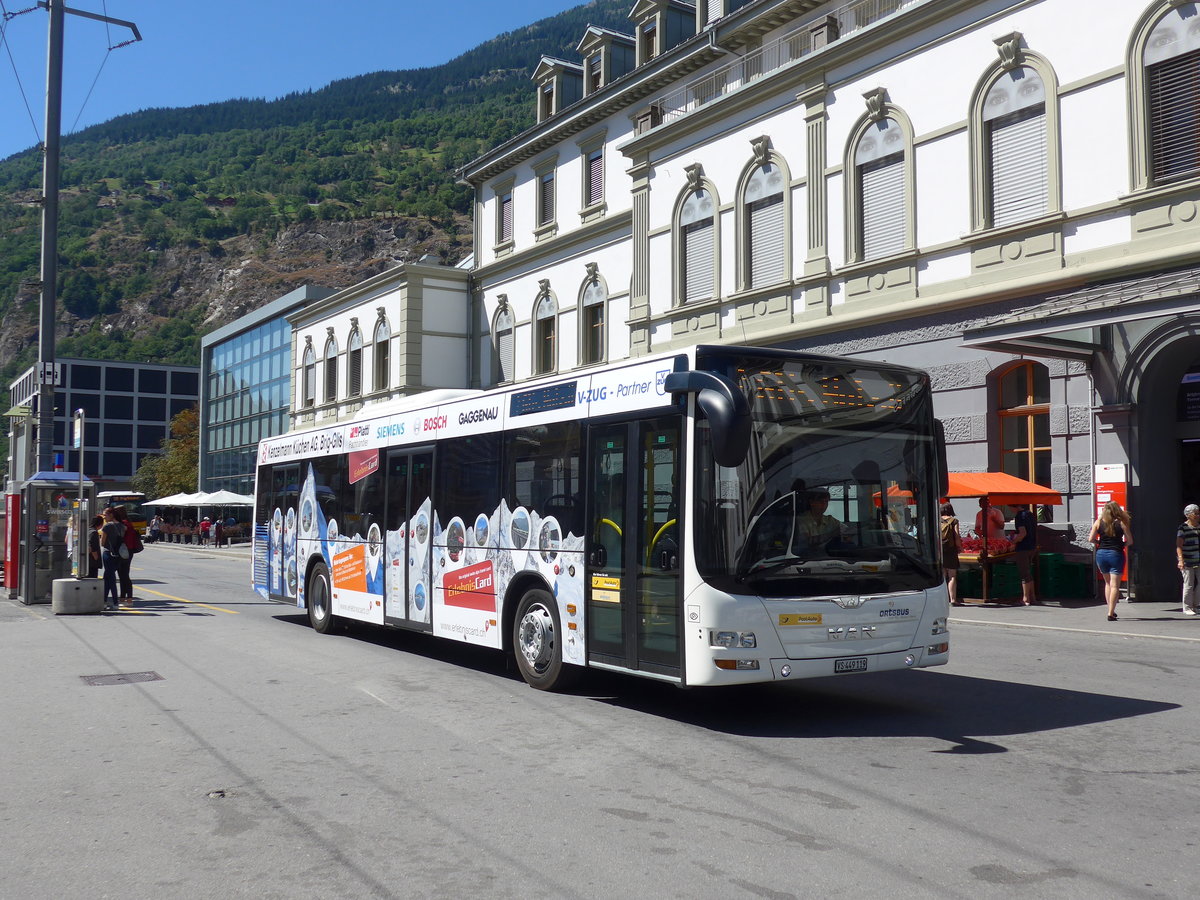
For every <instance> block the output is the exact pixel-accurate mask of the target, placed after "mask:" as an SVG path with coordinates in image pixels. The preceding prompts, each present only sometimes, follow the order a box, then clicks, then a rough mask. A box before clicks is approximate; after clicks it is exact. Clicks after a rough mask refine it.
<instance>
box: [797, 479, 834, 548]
mask: <svg viewBox="0 0 1200 900" xmlns="http://www.w3.org/2000/svg"><path fill="white" fill-rule="evenodd" d="M807 501H808V509H807V510H806V511H805V512H802V513H800V515H799V516H797V517H796V532H797V537H799V538H801V543H802V545H803V546H805V547H807V548H808V549H810V550H818V549H819V550H824V549H826V548H827V547H828V546H829V545H830V543H835V542H837V541H839V540H840V538H841V534H842V523H841V522H839V521H838V520H837V519H835V518H834V517H833V516H830V515H827V514H826V512H825V510H827V509H829V491H827V490H826V489H825V488H814V489H813V490H811V491H809V492H808V497H807Z"/></svg>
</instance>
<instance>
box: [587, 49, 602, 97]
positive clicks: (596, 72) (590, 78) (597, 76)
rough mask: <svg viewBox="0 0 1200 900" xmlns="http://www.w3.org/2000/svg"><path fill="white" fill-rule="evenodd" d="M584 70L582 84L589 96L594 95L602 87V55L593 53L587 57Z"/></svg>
mask: <svg viewBox="0 0 1200 900" xmlns="http://www.w3.org/2000/svg"><path fill="white" fill-rule="evenodd" d="M584 70H585V72H586V74H585V75H584V78H585V82H584V83H585V85H586V87H587V92H588V93H589V94H594V93H595V92H596V91H598V90H600V88H602V87H604V54H602V53H593V54H592V55H591V56H589V57H588V58H587V62H586V63H584Z"/></svg>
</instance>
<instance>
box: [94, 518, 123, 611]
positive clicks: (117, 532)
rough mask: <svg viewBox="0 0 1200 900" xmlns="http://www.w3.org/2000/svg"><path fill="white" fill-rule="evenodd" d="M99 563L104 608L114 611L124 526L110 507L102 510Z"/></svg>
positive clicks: (118, 598)
mask: <svg viewBox="0 0 1200 900" xmlns="http://www.w3.org/2000/svg"><path fill="white" fill-rule="evenodd" d="M100 543H101V552H100V556H101V562H102V563H103V564H104V608H105V609H116V608H117V604H118V603H119V602H120V597H119V596H118V595H117V591H118V582H119V580H120V576H119V574H118V573H119V571H120V570H119V568H118V564H119V563H120V561H121V552H120V551H121V547H123V546H124V545H125V526H124V525H122V524H121V523H120V522H118V521H117V517H116V516H114V515H113V511H112V507H108V508H107V509H105V510H104V525H103V527H102V528H101V529H100Z"/></svg>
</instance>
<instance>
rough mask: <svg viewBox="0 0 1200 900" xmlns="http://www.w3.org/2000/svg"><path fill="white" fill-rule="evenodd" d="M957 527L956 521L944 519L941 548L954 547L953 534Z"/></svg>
mask: <svg viewBox="0 0 1200 900" xmlns="http://www.w3.org/2000/svg"><path fill="white" fill-rule="evenodd" d="M957 525H958V520H957V519H946V520H945V521H944V522H942V545H943V546H949V547H953V546H954V533H955V532H956V531H957V530H958V529H957V527H956V526H957Z"/></svg>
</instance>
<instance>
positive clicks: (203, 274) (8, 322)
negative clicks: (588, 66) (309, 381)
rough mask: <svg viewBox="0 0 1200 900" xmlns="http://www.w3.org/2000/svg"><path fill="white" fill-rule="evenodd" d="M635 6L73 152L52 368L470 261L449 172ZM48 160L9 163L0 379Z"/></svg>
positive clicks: (19, 329)
mask: <svg viewBox="0 0 1200 900" xmlns="http://www.w3.org/2000/svg"><path fill="white" fill-rule="evenodd" d="M631 8H632V0H592V2H590V3H586V4H584V5H582V6H579V7H576V8H574V9H571V10H567V11H566V12H563V13H561V14H559V15H557V16H553V17H550V18H547V19H543V20H541V21H539V22H535V23H533V24H532V25H529V26H527V27H525V28H520V29H517V30H515V31H512V32H508V33H506V34H502V35H499V36H498V37H496V38H493V39H492V40H490V41H487V42H485V43H483V44H481V45H479V46H478V47H476V48H474V49H473V50H470V51H468V52H467V53H464V54H462V55H461V56H459V57H457V58H455V59H453V60H451V61H450V62H447V63H445V64H444V65H441V66H434V67H430V68H424V69H410V70H402V71H392V72H374V73H371V74H365V75H360V76H358V77H355V78H347V79H342V80H340V81H335V82H333V83H331V84H329V85H327V86H326V87H324V88H321V89H319V90H312V91H304V92H297V93H294V94H289V95H288V96H286V97H282V98H280V99H278V100H274V101H264V100H246V99H235V100H228V101H225V102H223V103H211V104H206V105H202V106H193V107H188V108H181V109H151V110H144V111H142V112H137V113H131V114H129V115H123V116H119V117H117V118H114V119H112V120H110V121H108V122H104V123H102V124H99V125H95V126H92V127H90V128H87V129H84V130H83V131H80V132H78V133H77V134H74V135H71V136H69V137H67V138H64V140H63V142H62V153H61V163H62V167H61V183H62V190H61V193H60V227H59V279H58V297H59V302H58V310H57V322H58V326H57V331H56V345H57V351H58V354H59V355H61V356H85V357H96V358H104V359H139V360H147V361H151V362H164V363H169V362H174V363H188V364H196V363H198V361H199V336H200V335H201V334H203V333H205V332H207V331H210V330H212V329H213V328H216V327H219V326H220V325H223V324H225V323H226V322H228V321H230V320H232V319H234V318H236V317H238V316H240V315H243V314H244V313H246V312H248V311H250V310H252V309H255V308H257V307H258V306H260V305H262V304H263V303H266V302H269V301H270V300H272V299H274V298H276V297H278V296H281V295H282V294H285V293H287V292H288V291H290V290H292V289H293V288H294V287H297V286H299V285H300V284H303V283H305V282H311V283H314V284H319V285H322V286H325V287H331V288H343V287H348V286H350V285H352V284H355V283H356V282H358V281H361V280H362V279H363V278H366V277H369V276H370V275H373V274H375V273H377V272H380V271H382V270H383V269H385V268H388V267H390V266H392V265H394V264H395V262H396V261H397V260H404V259H415V258H417V257H420V256H422V255H424V254H426V253H434V254H437V255H438V256H440V257H441V258H443V259H444V260H445V261H447V262H448V263H455V262H458V261H459V260H461V259H462V258H463V257H464V256H466V255H467V254H468V253H470V251H471V246H470V243H471V222H470V217H469V213H470V206H471V195H470V192H469V191H468V190H467V189H466V188H464V187H463V186H461V185H458V184H456V183H455V178H454V173H455V171H456V170H457V169H458V167H460V166H461V165H463V164H464V163H466V162H468V161H469V160H471V159H473V158H475V157H476V156H478V155H479V154H481V153H482V152H484V151H486V150H487V149H489V148H491V147H493V146H495V145H497V144H499V143H501V142H503V141H505V140H507V139H509V138H510V137H512V136H513V135H515V134H517V133H518V132H520V131H522V130H523V129H525V128H528V127H529V126H530V125H532V124H533V121H534V90H533V84H532V82H531V81H530V77H531V75H532V73H533V70H534V68H535V67H536V65H537V63H538V61H539V60H540V59H541V57H542V56H544V55H545V56H556V57H560V58H565V59H577V55H576V54H575V52H574V48H575V46H576V45H577V44H578V42H579V40H580V38H581V37H582V36H583V33H584V30H585V29H586V28H587V26H588V25H599V26H603V27H606V28H611V29H614V30H616V31H624V32H628V31H629V30H630V22H629V19H628V13H629V11H630V9H631ZM40 184H41V157H40V154H39V153H38V152H37V151H36V150H30V151H27V152H25V153H21V154H17V155H15V156H12V157H9V158H8V159H6V160H2V161H0V196H2V197H3V198H4V200H6V201H7V202H5V203H3V204H0V377H2V378H5V379H7V380H6V381H5V383H8V381H11V380H12V378H13V377H15V375H17V374H19V373H20V372H21V371H22V370H23V369H25V368H26V367H28V366H29V365H30V364H32V362H33V361H34V360H35V358H36V355H37V323H38V292H37V288H36V286H35V285H34V284H32V283H33V282H36V280H37V278H38V263H39V253H40V251H39V241H40V210H39V207H38V206H37V200H38V198H39V192H40Z"/></svg>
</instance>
